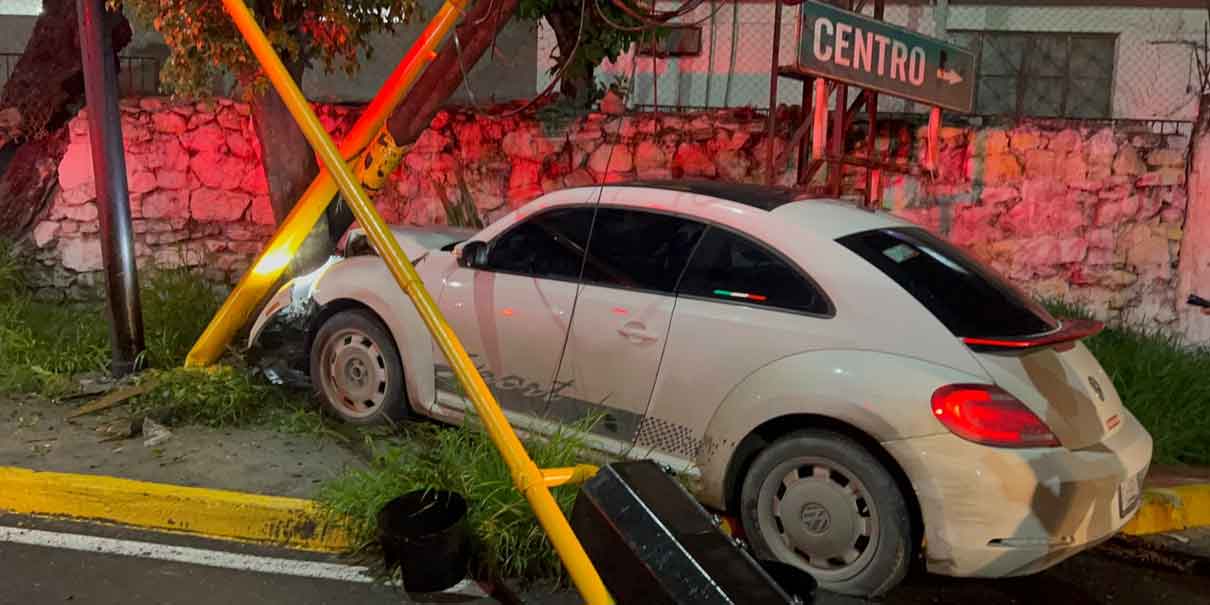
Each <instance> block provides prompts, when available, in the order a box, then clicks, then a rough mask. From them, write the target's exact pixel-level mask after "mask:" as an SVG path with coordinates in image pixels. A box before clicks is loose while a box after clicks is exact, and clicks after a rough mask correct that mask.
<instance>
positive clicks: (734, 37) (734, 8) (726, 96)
mask: <svg viewBox="0 0 1210 605" xmlns="http://www.w3.org/2000/svg"><path fill="white" fill-rule="evenodd" d="M737 42H739V0H731V63H730V65H728V66H727V88H726V89H725V90H724V92H723V107H731V81H732V76H733V75H735V51H736V47H737V46H738V44H737Z"/></svg>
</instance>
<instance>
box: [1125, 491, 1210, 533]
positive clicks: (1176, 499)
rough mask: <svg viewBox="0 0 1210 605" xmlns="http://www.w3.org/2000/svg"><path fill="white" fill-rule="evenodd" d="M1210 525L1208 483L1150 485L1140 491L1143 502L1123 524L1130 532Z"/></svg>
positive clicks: (1149, 531)
mask: <svg viewBox="0 0 1210 605" xmlns="http://www.w3.org/2000/svg"><path fill="white" fill-rule="evenodd" d="M1208 526H1210V484H1198V485H1181V486H1178V487H1165V488H1152V489H1148V490H1145V491H1144V492H1143V504H1142V506H1141V507H1139V512H1138V514H1137V515H1135V517H1134V519H1133V520H1132V521H1131V522H1130V523H1129V524H1127V525H1126V527H1124V528H1122V532H1123V533H1126V534H1130V535H1132V536H1142V535H1146V534H1159V533H1164V532H1170V531H1181V530H1183V529H1190V528H1194V527H1208Z"/></svg>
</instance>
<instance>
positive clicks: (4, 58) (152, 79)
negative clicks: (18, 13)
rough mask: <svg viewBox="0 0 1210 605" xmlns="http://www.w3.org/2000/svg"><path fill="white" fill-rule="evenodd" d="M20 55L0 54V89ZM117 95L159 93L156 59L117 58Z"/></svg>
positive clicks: (158, 64)
mask: <svg viewBox="0 0 1210 605" xmlns="http://www.w3.org/2000/svg"><path fill="white" fill-rule="evenodd" d="M20 60H21V53H0V88H3V87H4V85H5V83H7V82H8V79H9V77H10V76H12V74H13V70H15V69H16V68H17V62H18V61H20ZM118 61H119V67H118V94H119V95H121V96H123V97H147V96H156V95H158V94H159V92H160V68H161V67H163V64H162V63H163V62H162V61H161V60H160V59H158V58H156V57H137V56H125V55H123V56H119V57H118Z"/></svg>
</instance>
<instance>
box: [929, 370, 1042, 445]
mask: <svg viewBox="0 0 1210 605" xmlns="http://www.w3.org/2000/svg"><path fill="white" fill-rule="evenodd" d="M933 415H934V416H936V417H937V420H939V421H941V424H943V425H945V428H947V429H949V430H950V432H952V433H953V434H955V435H957V436H959V437H961V438H963V439H966V440H967V441H973V442H975V443H979V444H982V445H990V446H994V447H1016V448H1024V447H1059V445H1060V444H1059V439H1058V437H1055V434H1054V433H1053V432H1051V430H1050V427H1048V426H1046V423H1045V422H1042V419H1041V418H1038V415H1037V414H1034V413H1033V412H1032V411H1030V409H1029V408H1027V407H1025V404H1023V403H1021V402H1020V401H1018V400H1017V398H1016V397H1013V396H1012V395H1009V394H1008V393H1006V392H1005V391H1004V390H1003V389H1001V388H999V387H995V386H992V385H982V384H951V385H949V386H944V387H941V388H940V389H937V392H936V393H933Z"/></svg>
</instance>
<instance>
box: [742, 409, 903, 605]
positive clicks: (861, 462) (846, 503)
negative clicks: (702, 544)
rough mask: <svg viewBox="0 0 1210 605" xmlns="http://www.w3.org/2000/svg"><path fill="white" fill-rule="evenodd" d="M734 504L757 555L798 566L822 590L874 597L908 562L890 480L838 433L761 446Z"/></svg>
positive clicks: (897, 494) (897, 495)
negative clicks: (738, 502) (737, 507)
mask: <svg viewBox="0 0 1210 605" xmlns="http://www.w3.org/2000/svg"><path fill="white" fill-rule="evenodd" d="M740 508H741V510H740V518H741V521H742V523H743V527H744V532H745V534H746V537H747V539H748V542H749V544H750V545H751V547H752V549H753V550H754V551H755V553H756V554H757V555H758V556H760V557H761V558H765V559H773V560H780V561H782V562H785V563H789V564H791V565H794V566H796V567H799V568H801V569H804V570H806V571H807V572H809V573H810V574H811V575H812V576H814V577H815V579H816V581H818V582H819V586H820V588H823V589H825V590H829V591H832V592H836V593H840V594H847V595H854V596H860V597H875V596H880V595H883V594H885V593H886V592H887V591H888V590H890V589H891V588H893V587H895V585H897V584H898V583H899V582H900V581H902V580H903V578H904V577H905V576H906V575H907V572H908V568H909V567H910V565H911V556H912V547H911V536H912V521H911V519H912V517H911V515H910V514H909V511H908V504H907V501H906V499H905V498H904V496H903V493H902V492H901V491H900V489H899V486H898V484H897V483H896V481H895V478H894V477H893V476H892V475H891V473H890V472H888V471H887V469H886V468H885V467H884V466H883V465H882V464H881V463H880V462H879V461H878V459H877V458H875V457H874V456H873V455H872V454H870V452H869V451H868V450H867V449H866V448H865V447H863V446H862V445H861V444H860V443H858V442H857V441H855V440H854V439H852V438H850V437H847V436H845V435H842V434H840V433H836V432H832V431H826V430H805V431H799V432H795V433H792V434H790V435H787V436H785V437H782V438H781V439H778V440H777V441H776V442H774V443H773V444H772V445H770V446H769V447H767V448H765V449H764V450H763V451H762V452H761V453H760V454H758V455H757V457H756V459H755V460H754V461H753V462H752V465H751V466H750V467H749V469H748V472H747V474H746V476H745V478H744V481H743V485H742V487H741V493H740ZM775 509H776V511H777V512H776V513H775ZM787 509H788V510H787ZM789 511H793V512H789ZM788 512H789V514H787V513H788ZM789 517H792V518H789Z"/></svg>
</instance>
